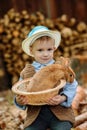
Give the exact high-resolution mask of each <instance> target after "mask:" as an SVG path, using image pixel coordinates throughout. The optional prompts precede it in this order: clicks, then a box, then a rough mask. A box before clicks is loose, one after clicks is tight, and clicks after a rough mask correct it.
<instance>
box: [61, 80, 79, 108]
mask: <svg viewBox="0 0 87 130" xmlns="http://www.w3.org/2000/svg"><path fill="white" fill-rule="evenodd" d="M77 85H78V83H77V81H76V80H75V79H74V82H73V83H66V85H65V86H64V88H63V91H62V92H61V93H60V95H65V96H66V97H67V100H66V101H64V102H62V103H61V105H62V106H65V107H70V106H71V104H72V101H73V98H74V97H75V94H76V89H77Z"/></svg>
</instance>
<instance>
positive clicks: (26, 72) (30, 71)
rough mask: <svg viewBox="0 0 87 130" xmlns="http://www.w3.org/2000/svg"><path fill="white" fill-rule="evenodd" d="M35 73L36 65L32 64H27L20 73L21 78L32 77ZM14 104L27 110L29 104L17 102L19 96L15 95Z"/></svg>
mask: <svg viewBox="0 0 87 130" xmlns="http://www.w3.org/2000/svg"><path fill="white" fill-rule="evenodd" d="M34 74H35V70H34V67H33V66H32V65H31V64H26V66H25V68H24V69H23V70H22V71H21V73H20V78H19V80H23V79H26V78H30V77H32V76H33V75H34ZM14 104H15V105H16V106H17V107H18V108H21V109H22V110H25V109H26V108H27V105H21V104H19V103H18V102H17V96H15V97H14Z"/></svg>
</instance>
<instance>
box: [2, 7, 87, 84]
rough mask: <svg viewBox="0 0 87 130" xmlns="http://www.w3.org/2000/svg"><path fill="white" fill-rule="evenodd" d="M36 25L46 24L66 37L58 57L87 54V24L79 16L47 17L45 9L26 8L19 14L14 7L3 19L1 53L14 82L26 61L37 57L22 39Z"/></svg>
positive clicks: (57, 54)
mask: <svg viewBox="0 0 87 130" xmlns="http://www.w3.org/2000/svg"><path fill="white" fill-rule="evenodd" d="M36 25H45V26H47V27H48V28H50V29H52V30H58V31H60V33H61V35H62V40H61V45H60V47H59V48H58V50H57V51H56V52H55V57H57V56H61V55H62V56H65V57H71V56H74V55H78V54H81V55H85V54H86V53H87V25H86V23H84V22H78V21H76V19H75V18H71V19H70V18H68V16H67V15H62V16H61V17H59V18H56V19H55V20H52V19H49V18H45V15H44V14H42V13H41V12H36V13H34V14H29V13H28V12H27V11H26V10H23V11H22V12H20V13H18V12H16V11H15V10H14V9H11V10H9V11H8V12H7V13H6V14H5V15H4V16H3V18H2V19H0V52H1V53H2V59H3V60H4V63H5V65H6V69H7V71H8V73H10V75H11V76H12V84H13V83H14V82H15V81H17V80H18V78H19V74H20V71H21V70H22V68H23V67H24V66H25V64H26V63H27V62H30V63H31V62H32V60H33V59H32V58H31V57H29V56H27V55H26V54H25V53H24V52H23V50H22V48H21V42H22V40H24V39H25V38H26V36H27V34H28V33H29V31H30V30H31V29H32V28H33V27H34V26H36Z"/></svg>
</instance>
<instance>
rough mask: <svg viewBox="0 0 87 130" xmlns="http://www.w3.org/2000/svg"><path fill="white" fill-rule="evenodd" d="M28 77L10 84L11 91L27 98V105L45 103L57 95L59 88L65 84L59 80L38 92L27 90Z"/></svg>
mask: <svg viewBox="0 0 87 130" xmlns="http://www.w3.org/2000/svg"><path fill="white" fill-rule="evenodd" d="M29 82H30V79H29V78H28V79H25V80H22V81H18V82H17V83H16V84H14V85H13V86H12V91H13V93H15V94H18V95H24V96H26V98H27V99H28V102H29V103H28V104H29V105H45V104H46V101H47V100H48V99H49V98H51V97H53V96H55V95H57V94H58V92H59V90H60V89H61V88H63V87H64V85H65V84H66V81H65V80H60V84H59V85H58V86H57V87H55V88H52V89H48V90H44V91H39V92H27V91H26V87H27V86H28V84H29Z"/></svg>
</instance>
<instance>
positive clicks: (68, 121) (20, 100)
mask: <svg viewBox="0 0 87 130" xmlns="http://www.w3.org/2000/svg"><path fill="white" fill-rule="evenodd" d="M60 40H61V36H60V33H59V32H58V31H51V30H49V29H48V28H47V27H45V26H36V27H35V28H34V29H33V30H32V31H31V32H30V33H29V35H28V37H27V38H26V39H25V40H24V41H23V43H22V48H23V50H24V51H25V53H27V54H28V55H30V56H33V57H34V59H35V60H34V61H33V63H32V65H29V66H28V65H27V66H26V67H25V68H24V69H23V71H22V72H21V74H20V75H21V77H20V78H21V79H25V78H26V77H27V78H28V77H32V76H33V74H34V73H32V74H31V70H32V67H34V69H35V72H37V71H39V70H40V69H41V68H43V67H44V66H48V65H51V64H54V63H55V60H54V59H53V54H54V51H55V50H56V49H57V47H58V46H59V44H60ZM66 64H68V63H66ZM76 88H77V81H76V80H74V82H73V83H66V85H65V86H64V89H63V91H62V92H61V93H60V94H59V95H57V96H55V97H53V98H52V99H50V100H49V101H47V105H43V106H31V105H26V104H27V99H26V98H25V97H24V96H16V98H15V104H16V105H17V106H18V107H20V108H21V109H23V110H25V109H26V108H27V117H26V120H25V123H24V127H25V130H46V129H47V128H50V129H51V130H70V129H71V128H72V126H73V123H74V114H73V111H72V108H71V104H72V100H73V98H74V96H75V94H76Z"/></svg>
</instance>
